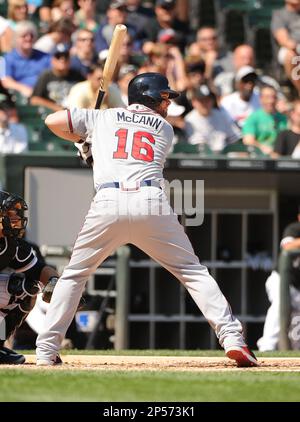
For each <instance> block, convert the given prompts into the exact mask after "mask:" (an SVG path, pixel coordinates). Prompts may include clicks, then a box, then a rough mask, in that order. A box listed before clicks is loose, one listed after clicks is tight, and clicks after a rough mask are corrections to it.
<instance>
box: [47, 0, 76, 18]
mask: <svg viewBox="0 0 300 422" xmlns="http://www.w3.org/2000/svg"><path fill="white" fill-rule="evenodd" d="M74 16H75V10H74V2H73V0H54V2H53V5H52V8H51V20H52V22H56V21H58V20H60V19H62V18H68V19H70V20H71V21H73V20H74Z"/></svg>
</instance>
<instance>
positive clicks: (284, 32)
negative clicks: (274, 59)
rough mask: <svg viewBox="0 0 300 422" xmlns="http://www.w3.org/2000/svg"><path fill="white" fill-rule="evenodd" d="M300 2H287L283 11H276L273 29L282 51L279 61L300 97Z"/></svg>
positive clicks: (273, 17) (273, 16)
mask: <svg viewBox="0 0 300 422" xmlns="http://www.w3.org/2000/svg"><path fill="white" fill-rule="evenodd" d="M299 22H300V0H285V6H284V7H283V8H282V9H278V10H274V12H273V15H272V23H271V29H272V33H273V36H274V38H275V40H276V41H277V43H278V45H279V47H280V49H279V52H278V61H279V63H280V64H281V65H283V66H284V69H285V72H286V75H287V77H288V78H289V79H290V81H291V82H292V84H293V85H294V86H295V88H296V90H297V91H298V94H299V95H300V75H299V53H300V23H299Z"/></svg>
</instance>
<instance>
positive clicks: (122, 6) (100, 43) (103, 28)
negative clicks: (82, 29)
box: [95, 0, 141, 53]
mask: <svg viewBox="0 0 300 422" xmlns="http://www.w3.org/2000/svg"><path fill="white" fill-rule="evenodd" d="M126 19H127V10H126V2H125V0H113V1H112V2H111V3H110V5H109V7H108V9H107V12H106V20H105V22H104V23H103V24H102V25H100V27H99V29H98V31H97V32H96V34H95V45H96V51H97V53H99V52H100V51H103V50H107V49H108V48H109V45H110V43H111V39H112V35H113V32H114V29H115V26H116V25H118V24H126V26H127V30H128V34H129V35H130V37H131V39H132V42H133V46H134V48H135V49H136V50H139V49H140V47H141V40H138V38H137V29H136V27H135V26H133V25H131V24H129V23H127V21H126Z"/></svg>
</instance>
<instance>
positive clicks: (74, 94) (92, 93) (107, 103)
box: [67, 64, 125, 109]
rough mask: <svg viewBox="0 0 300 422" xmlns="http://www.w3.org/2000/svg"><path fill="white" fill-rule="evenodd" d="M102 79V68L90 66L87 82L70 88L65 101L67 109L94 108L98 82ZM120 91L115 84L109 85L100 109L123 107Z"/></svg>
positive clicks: (98, 86)
mask: <svg viewBox="0 0 300 422" xmlns="http://www.w3.org/2000/svg"><path fill="white" fill-rule="evenodd" d="M102 77H103V68H102V66H101V65H99V64H97V65H93V66H91V68H90V70H89V72H88V76H87V80H86V81H83V82H79V83H77V84H75V85H74V86H72V88H71V89H70V92H69V96H68V99H67V102H68V105H69V107H78V108H94V107H95V104H96V100H97V96H98V92H99V88H100V82H101V79H102ZM124 106H125V104H124V103H123V101H122V98H121V94H120V90H119V89H118V87H117V86H116V85H115V84H111V85H110V86H109V88H108V93H107V95H105V97H104V100H103V103H102V106H101V109H105V108H110V107H124Z"/></svg>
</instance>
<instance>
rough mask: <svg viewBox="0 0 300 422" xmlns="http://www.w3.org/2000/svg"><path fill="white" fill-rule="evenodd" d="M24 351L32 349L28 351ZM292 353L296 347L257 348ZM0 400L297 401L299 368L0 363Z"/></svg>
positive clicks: (156, 353) (151, 353)
mask: <svg viewBox="0 0 300 422" xmlns="http://www.w3.org/2000/svg"><path fill="white" fill-rule="evenodd" d="M29 353H34V351H30V352H29ZM64 353H65V354H101V355H105V354H106V355H144V356H161V355H165V356H221V357H223V356H224V353H223V352H222V351H204V350H193V351H182V350H178V351H176V350H154V351H153V350H125V351H120V352H117V351H115V350H90V351H85V350H84V351H82V350H77V351H76V350H71V351H65V352H64ZM257 355H259V356H263V357H266V356H276V357H293V356H295V357H296V356H298V357H299V356H300V352H299V351H298V352H297V351H290V352H273V353H257ZM0 383H1V384H0V385H1V387H0V402H20V401H23V402H26V401H35V402H36V401H38V402H59V401H63V402H72V401H73V402H77V401H78V402H79V401H83V402H84V401H96V402H116V401H119V402H127V401H129V402H142V401H145V402H184V401H186V402H220V401H224V402H230V401H252V402H267V401H273V402H274V401H300V372H299V373H296V372H294V373H293V372H264V371H255V372H251V371H247V370H245V371H244V372H243V371H237V372H234V371H232V370H231V371H228V372H226V371H223V372H221V371H220V372H211V373H209V372H175V371H174V372H164V371H143V372H142V371H131V372H126V371H124V372H123V371H120V370H118V371H112V370H109V371H104V370H99V371H95V370H93V371H89V370H83V371H80V370H68V369H63V370H61V369H58V370H56V368H54V369H53V370H51V371H49V370H45V369H34V370H31V369H29V368H26V367H20V366H19V367H14V368H9V369H4V368H3V369H1V367H0Z"/></svg>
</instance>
